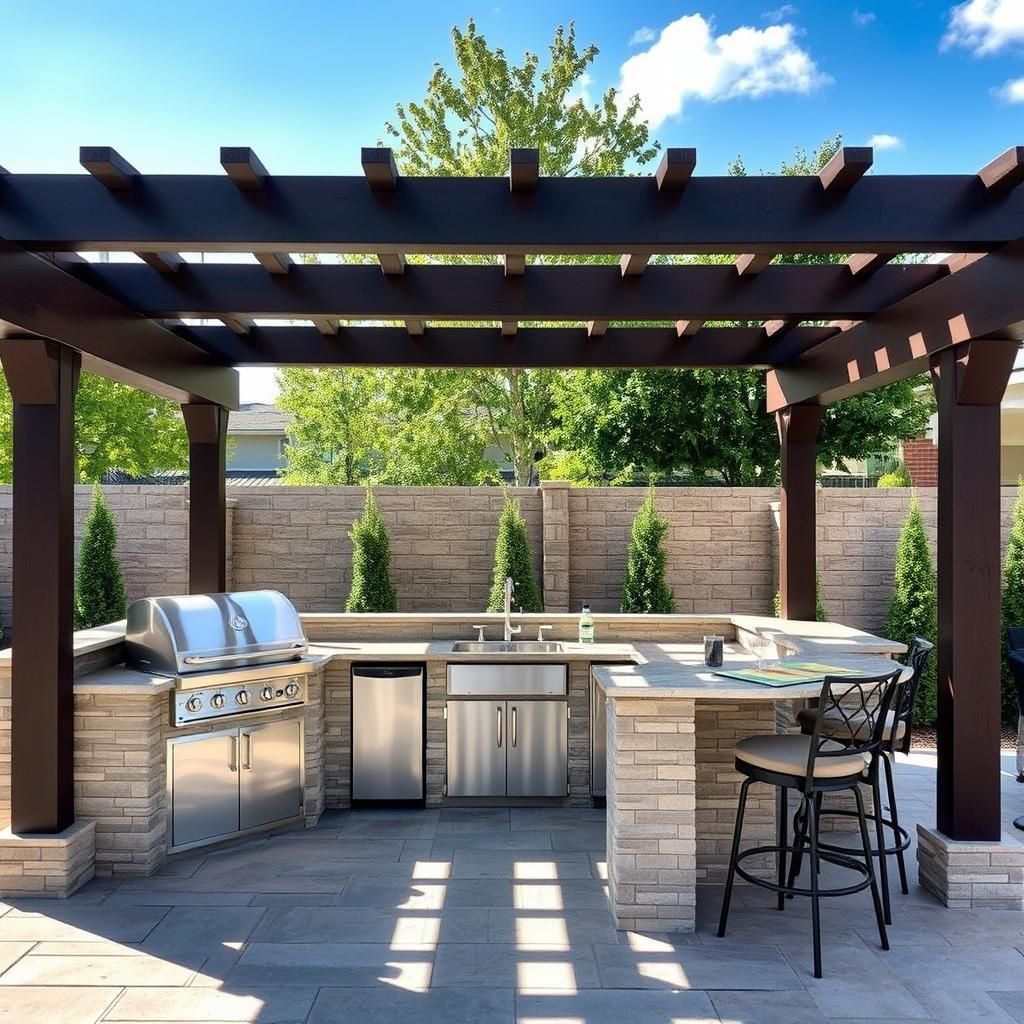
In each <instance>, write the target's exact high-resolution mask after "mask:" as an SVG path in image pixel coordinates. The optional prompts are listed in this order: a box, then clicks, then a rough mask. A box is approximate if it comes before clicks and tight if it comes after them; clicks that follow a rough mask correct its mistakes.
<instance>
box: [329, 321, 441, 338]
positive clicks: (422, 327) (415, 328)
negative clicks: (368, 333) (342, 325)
mask: <svg viewBox="0 0 1024 1024" xmlns="http://www.w3.org/2000/svg"><path fill="white" fill-rule="evenodd" d="M405 331H406V334H408V335H410V336H412V337H420V336H421V335H423V334H425V333H426V331H427V322H426V321H425V320H416V319H413V320H406V321H405ZM346 333H347V332H346Z"/></svg>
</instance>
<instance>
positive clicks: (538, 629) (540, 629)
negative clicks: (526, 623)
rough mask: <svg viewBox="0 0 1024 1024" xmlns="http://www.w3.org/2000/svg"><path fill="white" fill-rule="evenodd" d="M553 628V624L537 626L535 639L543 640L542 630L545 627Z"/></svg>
mask: <svg viewBox="0 0 1024 1024" xmlns="http://www.w3.org/2000/svg"><path fill="white" fill-rule="evenodd" d="M554 628H555V627H554V626H538V627H537V639H538V640H543V639H544V630H545V629H554Z"/></svg>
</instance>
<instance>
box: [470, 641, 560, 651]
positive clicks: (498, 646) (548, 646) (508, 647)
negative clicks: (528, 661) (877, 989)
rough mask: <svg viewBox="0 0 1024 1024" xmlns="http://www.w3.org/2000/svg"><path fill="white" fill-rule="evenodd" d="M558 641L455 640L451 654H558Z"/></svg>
mask: <svg viewBox="0 0 1024 1024" xmlns="http://www.w3.org/2000/svg"><path fill="white" fill-rule="evenodd" d="M562 650H563V648H562V644H561V641H559V640H456V641H455V643H453V644H452V654H560V653H561V652H562Z"/></svg>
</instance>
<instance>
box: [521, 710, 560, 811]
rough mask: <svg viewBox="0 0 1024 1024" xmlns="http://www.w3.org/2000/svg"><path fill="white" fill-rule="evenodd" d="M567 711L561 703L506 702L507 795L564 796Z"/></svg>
mask: <svg viewBox="0 0 1024 1024" xmlns="http://www.w3.org/2000/svg"><path fill="white" fill-rule="evenodd" d="M567 709H568V704H567V703H566V702H565V701H564V700H535V701H514V700H510V701H509V702H508V728H507V736H508V795H509V796H565V790H566V783H567V780H568V771H569V722H568V712H567Z"/></svg>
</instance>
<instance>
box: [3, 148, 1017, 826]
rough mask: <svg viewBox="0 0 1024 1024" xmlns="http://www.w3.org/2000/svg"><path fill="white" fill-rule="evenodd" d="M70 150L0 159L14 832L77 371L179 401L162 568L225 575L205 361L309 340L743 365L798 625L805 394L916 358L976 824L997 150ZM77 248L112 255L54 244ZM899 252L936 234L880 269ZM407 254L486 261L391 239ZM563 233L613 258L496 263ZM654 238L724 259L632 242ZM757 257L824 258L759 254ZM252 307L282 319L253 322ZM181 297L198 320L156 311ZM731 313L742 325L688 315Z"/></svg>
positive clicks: (57, 654) (65, 761)
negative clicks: (569, 161) (797, 153)
mask: <svg viewBox="0 0 1024 1024" xmlns="http://www.w3.org/2000/svg"><path fill="white" fill-rule="evenodd" d="M80 159H81V163H82V166H83V167H84V168H85V170H86V171H87V172H88V173H87V174H8V173H6V172H3V171H2V169H0V359H2V362H3V367H4V371H5V373H6V375H7V378H8V381H9V383H10V387H11V392H12V395H13V400H14V475H15V480H16V484H17V486H16V488H15V491H14V550H13V562H14V566H13V572H14V581H13V609H14V611H13V615H14V628H15V630H16V647H15V650H14V656H13V657H14V661H13V669H12V672H13V681H12V685H13V729H12V761H13V779H12V789H13V792H12V802H13V812H12V828H13V830H14V831H15V832H16V833H28V832H43V833H52V832H58V831H60V830H62V829H64V828H65V827H67V826H68V825H70V824H71V823H72V822H73V821H74V805H73V791H72V714H73V694H72V691H73V656H72V602H73V561H74V559H73V554H74V552H73V483H74V466H75V457H74V444H73V441H74V436H73V434H74V421H73V411H74V398H75V390H76V385H77V380H78V374H79V371H80V369H82V368H84V369H87V370H89V371H92V372H96V373H100V374H103V375H106V376H108V377H111V378H113V379H115V380H119V381H123V382H125V383H128V384H132V385H135V386H138V387H142V388H145V389H148V390H150V391H152V392H154V393H157V394H160V395H164V396H167V397H169V398H171V399H173V400H175V401H178V402H180V403H181V405H182V410H183V414H184V420H185V425H186V428H187V430H188V436H189V442H190V460H191V487H190V506H189V579H190V587H191V589H192V590H193V591H194V592H203V591H217V590H222V589H224V587H225V554H226V552H225V490H224V468H225V432H226V427H227V411H228V409H230V408H233V407H235V406H236V404H237V397H238V382H237V374H236V372H235V370H234V369H233V368H234V367H237V366H256V365H283V366H287V365H295V364H305V365H309V364H313V365H336V366H352V365H379V366H436V367H444V366H459V367H468V366H479V367H483V366H520V367H658V368H674V367H725V368H729V367H760V368H764V369H765V370H766V371H767V374H768V380H767V391H768V410H769V411H770V412H773V413H775V415H776V417H777V421H778V428H779V437H780V444H781V457H782V503H781V504H782V519H781V544H780V581H781V599H782V610H783V615H784V616H786V617H788V618H793V619H813V618H814V608H815V602H814V589H815V587H814V581H815V550H814V538H815V461H816V460H815V446H816V439H817V435H818V431H819V427H820V423H821V419H822V413H823V406H824V405H826V404H828V403H830V402H834V401H836V400H838V399H841V398H845V397H847V396H850V395H855V394H859V393H862V392H865V391H869V390H871V389H873V388H876V387H879V386H880V385H883V384H887V383H890V382H892V381H895V380H899V379H903V378H907V377H909V376H912V375H914V374H918V373H921V372H923V371H926V370H930V371H931V374H932V379H933V382H934V386H935V389H936V393H937V396H938V409H939V413H938V415H939V460H940V463H939V486H938V584H939V623H938V630H939V652H938V666H939V733H938V747H939V772H938V822H937V824H938V828H939V830H940V831H941V832H943V833H944V834H945V835H947V836H948V837H949V838H951V839H959V840H995V839H998V838H999V836H1000V807H999V725H1000V722H999V678H1000V625H999V600H1000V521H999V403H1000V399H1001V396H1002V394H1003V391H1004V388H1005V385H1006V382H1007V378H1008V375H1009V373H1010V370H1011V368H1012V366H1013V363H1014V358H1015V356H1016V353H1017V349H1018V345H1019V341H1020V339H1021V337H1022V335H1024V286H1022V285H1024V189H1020V188H1017V186H1018V185H1019V184H1020V183H1021V182H1022V181H1024V147H1014V148H1011V149H1009V150H1007V152H1006V153H1004V154H1002V155H1001V156H1000V157H998V158H997V159H996V160H994V161H992V163H990V164H988V165H987V166H986V167H984V168H982V170H980V171H979V172H978V173H976V174H962V175H937V176H890V175H866V172H867V171H868V169H869V168H870V166H871V163H872V154H871V150H870V149H865V148H852V147H847V148H844V149H842V150H840V151H839V152H838V153H837V154H836V155H835V157H834V158H833V159H832V160H831V161H830V162H829V163H828V165H827V166H826V167H825V168H824V169H823V170H822V171H821V173H820V174H819V175H817V176H816V177H744V178H736V177H703V176H695V175H694V173H693V172H694V169H695V165H696V152H695V150H692V149H669V150H667V151H666V152H665V154H664V157H663V159H662V161H661V164H660V166H659V167H658V169H657V172H656V173H655V174H654V175H653V176H652V177H623V178H545V177H541V176H540V174H539V159H538V153H537V151H536V150H529V149H514V150H512V152H511V159H510V172H509V175H508V177H506V178H404V177H401V176H400V175H399V174H398V172H397V170H396V166H395V161H394V158H393V156H392V153H391V151H390V150H388V149H364V150H363V151H362V166H363V172H364V173H363V175H362V176H350V177H327V176H325V177H307V176H278V175H273V174H271V173H270V172H268V171H267V169H266V168H265V167H264V166H263V164H262V163H261V162H260V160H259V159H258V158H257V157H256V155H255V154H254V153H253V152H252V150H250V149H248V148H225V149H222V150H221V152H220V162H221V165H222V167H223V169H224V173H223V174H219V175H160V174H141V173H140V172H138V171H137V170H136V169H135V168H134V167H132V166H131V165H130V164H129V163H128V162H127V161H126V160H125V159H124V158H123V157H122V156H120V155H119V154H118V153H117V152H115V151H114V150H113V149H110V148H108V147H83V148H82V150H81V154H80ZM92 250H99V251H127V252H133V253H136V254H138V256H140V257H141V260H142V262H141V263H106V264H90V263H86V262H85V261H84V260H83V259H82V258H81V257H80V256H78V255H77V254H78V253H79V252H82V251H92ZM197 251H198V252H204V253H225V252H230V253H238V252H248V253H252V254H254V255H255V257H256V259H257V261H258V264H259V265H257V264H248V265H244V264H237V263H236V264H229V263H220V264H218V263H216V262H207V263H203V264H195V263H187V262H185V261H184V260H183V259H182V256H181V253H182V252H197ZM296 252H303V253H362V254H372V255H373V256H375V257H376V264H377V265H369V264H367V265H344V264H322V265H306V264H301V263H294V262H293V260H292V258H291V257H290V255H289V253H296ZM906 252H909V253H944V254H950V255H947V256H946V258H945V259H944V260H943V261H942V262H940V263H931V264H909V265H903V264H892V263H891V260H892V258H893V257H894V256H896V255H897V254H899V253H906ZM416 253H422V254H442V253H443V254H485V255H489V256H492V257H499V258H500V263H499V262H497V261H495V262H492V263H491V264H489V265H474V264H462V265H449V266H438V265H414V264H410V263H407V261H406V256H407V255H409V254H416ZM567 253H572V254H595V255H596V254H600V255H604V256H606V257H607V256H608V255H609V254H613V255H616V256H621V258H620V260H619V263H618V265H617V266H616V265H614V264H596V263H595V264H591V265H583V266H580V265H558V264H557V263H554V264H552V263H546V262H545V261H544V260H543V259H538V260H537V262H534V263H530V264H529V265H528V264H527V262H526V261H527V257H528V256H532V257H544V256H547V255H554V254H567ZM686 253H728V254H734V255H735V260H734V262H732V263H731V264H728V265H721V266H717V265H716V266H703V265H658V264H654V265H648V264H649V262H650V260H651V257H653V256H656V255H660V254H686ZM787 253H841V254H844V255H845V262H842V263H838V264H832V265H814V266H800V265H770V264H771V261H772V258H773V257H775V256H776V255H779V254H787ZM266 318H280V319H282V320H283V321H289V323H287V324H282V325H281V326H275V327H269V326H256V325H255V321H256V320H257V319H261V320H262V319H266ZM191 319H200V320H214V321H219V325H217V326H186V325H185V324H184V323H183V321H184V320H191ZM296 320H301V321H307V322H308V326H295V325H294V321H296ZM737 320H739V321H755V322H758V321H759V322H761V324H762V326H754V327H706V326H704V325H705V323H708V322H721V321H737ZM340 321H346V322H347V321H362V322H363V323H362V324H359V325H355V326H348V325H347V324H346V325H344V326H342V325H341V324H340ZM366 321H385V322H388V321H391V322H394V321H399V322H401V321H404V325H405V326H404V327H395V326H369V325H367V324H366ZM460 321H462V322H474V323H479V322H480V321H485V322H487V321H490V322H492V323H493V326H491V327H479V326H460V325H459V323H460ZM621 321H628V322H630V323H632V324H636V323H647V324H649V326H616V324H617V322H621ZM807 321H814V322H818V323H820V322H822V321H825V322H827V323H828V326H824V327H822V326H805V322H807ZM521 322H539V323H542V324H547V325H549V326H539V327H520V326H519V325H520V323H521ZM581 322H582V323H585V324H586V326H570V325H571V324H578V323H581ZM666 323H667V324H671V325H673V326H664V324H666ZM708 442H709V443H714V438H708Z"/></svg>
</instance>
